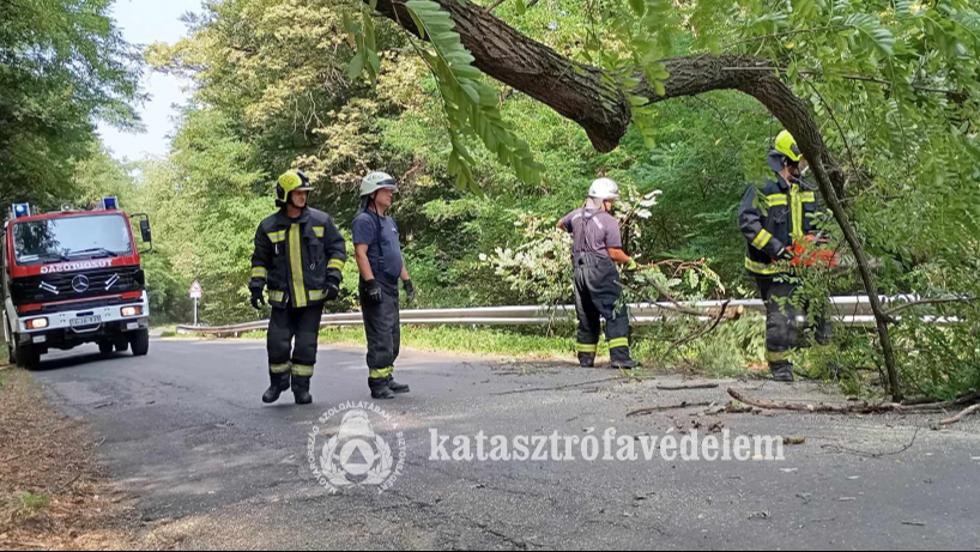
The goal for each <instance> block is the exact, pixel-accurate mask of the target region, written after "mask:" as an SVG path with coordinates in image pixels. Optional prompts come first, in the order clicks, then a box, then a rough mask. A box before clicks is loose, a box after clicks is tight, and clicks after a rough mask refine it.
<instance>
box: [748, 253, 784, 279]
mask: <svg viewBox="0 0 980 552" xmlns="http://www.w3.org/2000/svg"><path fill="white" fill-rule="evenodd" d="M745 268H747V269H748V270H749V271H750V272H755V273H756V274H764V275H769V274H781V273H782V272H783V271H782V270H781V269H779V268H777V267H775V266H773V265H767V264H765V263H760V262H756V261H753V260H752V259H750V258H748V257H746V258H745Z"/></svg>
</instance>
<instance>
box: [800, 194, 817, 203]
mask: <svg viewBox="0 0 980 552" xmlns="http://www.w3.org/2000/svg"><path fill="white" fill-rule="evenodd" d="M800 201H802V202H803V203H814V202H816V201H817V194H815V193H813V192H803V193H802V194H800Z"/></svg>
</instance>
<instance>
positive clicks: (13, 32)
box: [0, 0, 139, 210]
mask: <svg viewBox="0 0 980 552" xmlns="http://www.w3.org/2000/svg"><path fill="white" fill-rule="evenodd" d="M110 4H111V2H110V1H109V0H31V1H27V0H5V1H4V2H2V3H0V168H2V170H0V199H2V203H3V205H4V207H3V208H4V210H6V209H7V207H6V206H7V205H9V203H10V202H12V201H30V202H32V203H34V204H38V205H42V206H45V207H52V206H53V207H57V206H60V205H62V204H64V203H66V200H71V199H74V195H75V188H74V186H73V176H74V173H75V169H76V164H77V163H78V162H79V161H81V160H84V159H86V158H88V157H89V156H90V154H91V152H92V151H93V149H96V146H95V143H94V142H95V140H96V136H95V130H94V129H95V123H96V121H98V120H103V121H107V122H110V123H114V124H116V125H120V126H128V125H132V124H133V123H134V121H135V114H134V111H133V108H132V103H133V101H134V100H136V99H137V97H138V94H137V80H138V77H139V69H138V68H139V65H138V53H137V52H135V51H134V50H132V49H131V48H130V46H129V45H127V44H126V43H125V42H123V40H122V39H121V38H120V35H119V31H118V30H117V29H116V28H115V26H114V25H113V23H112V20H111V19H110V18H109V17H108V15H107V12H108V7H109V5H110ZM83 170H84V169H83Z"/></svg>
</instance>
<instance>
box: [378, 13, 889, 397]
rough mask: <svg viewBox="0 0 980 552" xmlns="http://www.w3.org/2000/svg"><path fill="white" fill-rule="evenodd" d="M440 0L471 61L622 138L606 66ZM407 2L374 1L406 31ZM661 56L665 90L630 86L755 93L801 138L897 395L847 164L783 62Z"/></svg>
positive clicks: (596, 132) (594, 129)
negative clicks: (847, 190) (844, 200)
mask: <svg viewBox="0 0 980 552" xmlns="http://www.w3.org/2000/svg"><path fill="white" fill-rule="evenodd" d="M365 1H367V0H365ZM436 1H437V2H438V3H439V4H440V5H441V6H442V7H443V9H445V10H446V11H448V12H449V13H450V14H451V15H452V17H453V21H454V23H455V25H456V30H457V32H458V33H459V35H460V37H461V39H462V42H463V45H464V46H465V47H466V48H467V49H468V50H469V51H470V53H472V54H473V57H474V58H475V59H476V61H475V63H474V64H475V65H476V67H478V68H479V69H480V70H481V71H483V72H484V73H486V74H487V75H490V76H491V77H493V78H495V79H497V80H499V81H501V82H503V83H505V84H508V85H510V86H512V87H514V88H516V89H517V90H520V91H522V92H524V93H526V94H528V95H529V96H531V97H533V98H535V99H536V100H538V101H540V102H542V103H544V104H545V105H548V106H549V107H551V108H552V109H554V110H555V111H557V112H558V113H560V114H562V115H563V116H565V117H568V118H569V119H571V120H573V121H575V122H576V123H578V124H579V126H581V127H582V128H583V129H584V130H585V132H586V133H587V134H588V136H589V139H590V140H592V144H593V146H594V147H595V148H596V149H597V150H598V151H602V152H606V151H611V150H612V149H614V148H615V147H616V146H617V145H618V144H619V141H620V140H621V139H622V137H623V135H624V134H625V133H626V129H627V127H628V125H629V123H630V119H631V109H630V103H629V100H628V96H627V94H625V93H624V91H623V90H621V89H620V88H619V87H618V85H617V84H616V82H615V80H614V79H613V78H611V77H610V76H608V75H606V74H605V73H604V72H603V71H602V70H601V69H598V68H595V67H591V66H588V65H584V64H581V63H577V62H575V61H572V60H570V59H568V58H566V57H564V56H562V55H560V54H559V53H558V52H556V51H554V50H553V49H551V48H549V47H548V46H545V45H544V44H541V43H539V42H536V41H534V40H532V39H530V38H528V37H527V36H524V35H522V34H521V33H519V32H518V31H517V30H515V29H513V28H512V27H510V26H509V25H507V24H506V23H504V22H503V21H501V20H500V19H498V18H496V17H494V16H493V15H492V14H491V13H489V12H488V11H487V10H486V9H485V8H482V7H480V6H477V5H476V4H474V3H472V2H467V3H466V4H465V5H462V4H460V3H459V2H456V1H454V0H436ZM404 2H405V0H378V3H377V9H378V10H379V11H380V12H381V13H382V14H384V15H385V16H386V17H388V18H390V19H392V20H394V21H396V22H397V23H398V24H399V25H401V26H402V27H404V28H405V29H406V30H408V31H409V32H413V33H416V34H418V31H417V29H415V26H414V25H413V24H412V22H411V21H412V20H411V18H410V16H409V15H408V12H407V11H406V10H405V5H404ZM664 63H665V65H666V66H667V70H668V71H669V73H670V76H669V78H668V79H667V82H666V83H664V84H665V93H664V94H663V95H659V94H657V93H656V91H655V90H654V88H653V87H652V86H650V85H649V84H648V83H646V82H645V81H641V84H640V85H639V87H638V88H637V89H636V90H633V91H631V94H632V95H637V96H642V97H645V98H648V99H649V100H650V102H651V103H656V102H661V101H664V100H668V99H671V98H679V97H684V96H695V95H698V94H703V93H705V92H710V91H713V90H738V91H740V92H743V93H745V94H748V95H750V96H752V97H754V98H756V99H757V100H758V101H759V102H760V103H762V104H763V105H764V106H765V107H766V108H767V109H768V110H769V112H770V113H772V114H773V115H774V116H775V117H776V118H777V119H778V120H779V121H780V123H782V125H783V126H784V127H785V128H786V129H787V130H788V131H790V133H792V134H793V136H794V137H795V138H796V141H797V143H798V145H799V147H800V150H801V151H802V152H803V154H804V156H806V158H807V160H808V161H809V162H810V166H811V167H813V170H814V174H815V175H816V177H817V182H818V185H819V188H820V192H821V194H822V195H823V197H824V199H825V200H826V201H827V204H828V206H829V207H830V209H831V211H832V212H833V214H834V218H835V219H836V221H837V223H838V225H839V226H840V228H841V230H842V231H843V233H844V238H845V240H846V241H847V243H848V245H849V246H850V248H851V250H852V252H853V253H854V257H855V259H856V260H857V264H858V271H859V272H860V275H861V279H862V281H863V283H864V287H865V291H866V292H867V293H868V296H869V298H870V301H871V309H872V311H873V312H874V314H875V319H876V321H877V329H878V335H879V338H880V341H881V348H882V352H883V353H884V357H885V366H886V369H887V372H888V379H889V382H888V383H889V387H890V391H891V393H892V396H893V398H894V400H896V401H898V400H900V398H901V390H900V387H899V382H898V373H897V368H896V365H895V357H894V352H893V350H892V346H891V339H890V337H889V332H888V322H889V318H888V317H887V315H886V314H885V312H884V310H883V308H882V305H881V302H880V300H879V294H878V288H877V285H876V283H875V280H874V276H873V274H872V272H871V266H870V263H869V261H868V255H867V253H866V252H865V250H864V246H863V244H862V243H861V240H860V239H859V237H858V235H857V231H856V230H855V229H854V226H853V225H852V224H851V222H850V220H849V217H848V214H847V212H846V211H845V210H844V208H843V206H842V204H841V202H840V199H839V197H840V196H841V195H843V190H844V182H845V178H844V172H843V171H842V170H841V168H840V165H839V164H838V163H837V161H836V160H835V159H834V157H833V156H832V155H831V153H830V151H829V150H828V149H827V147H826V145H825V144H824V141H823V138H822V136H821V134H820V130H819V127H818V126H817V124H816V122H815V121H814V119H813V116H812V114H811V111H810V107H809V106H808V105H807V104H806V103H805V102H804V101H803V100H802V99H800V98H798V97H797V96H796V95H795V94H794V93H793V91H792V90H791V89H790V88H789V86H787V85H786V83H785V82H783V80H782V78H781V74H780V72H779V71H778V69H775V68H773V67H772V66H771V63H770V62H769V61H768V60H764V59H759V58H754V57H752V56H745V55H701V56H693V57H683V58H675V59H667V60H664Z"/></svg>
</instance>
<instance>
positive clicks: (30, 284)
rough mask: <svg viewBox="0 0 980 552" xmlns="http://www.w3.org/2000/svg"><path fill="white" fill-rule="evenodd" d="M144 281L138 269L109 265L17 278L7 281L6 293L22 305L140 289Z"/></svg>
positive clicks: (15, 303) (141, 271) (15, 302)
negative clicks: (110, 266) (99, 267)
mask: <svg viewBox="0 0 980 552" xmlns="http://www.w3.org/2000/svg"><path fill="white" fill-rule="evenodd" d="M144 284H145V278H144V276H143V270H142V269H140V268H138V267H122V268H116V267H113V268H105V269H99V270H83V271H79V272H66V273H58V274H45V275H42V276H32V277H30V278H19V279H16V280H13V281H12V282H11V285H10V295H11V299H13V302H14V305H23V304H25V303H47V302H51V301H71V300H73V299H85V298H86V297H96V296H99V295H106V294H109V293H121V292H125V291H140V290H142V289H143V286H144Z"/></svg>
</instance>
